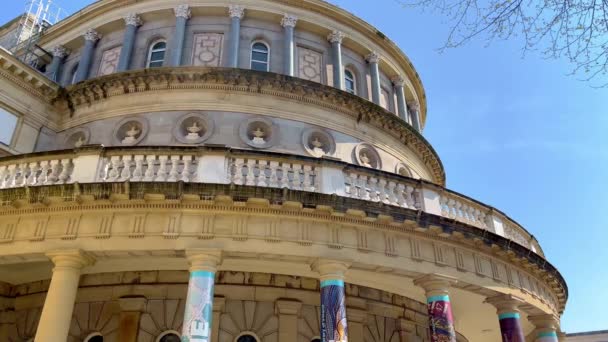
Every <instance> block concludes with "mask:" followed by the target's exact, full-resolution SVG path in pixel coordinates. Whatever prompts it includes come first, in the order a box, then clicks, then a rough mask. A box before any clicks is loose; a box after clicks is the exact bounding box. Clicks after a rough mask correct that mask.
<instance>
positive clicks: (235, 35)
mask: <svg viewBox="0 0 608 342" xmlns="http://www.w3.org/2000/svg"><path fill="white" fill-rule="evenodd" d="M228 14H229V15H230V41H229V44H230V45H229V49H228V67H229V68H238V67H239V43H240V41H241V19H243V16H245V8H244V7H243V6H239V5H230V7H228Z"/></svg>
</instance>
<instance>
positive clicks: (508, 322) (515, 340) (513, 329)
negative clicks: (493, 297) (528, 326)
mask: <svg viewBox="0 0 608 342" xmlns="http://www.w3.org/2000/svg"><path fill="white" fill-rule="evenodd" d="M520 319H521V317H520V314H519V312H505V313H501V314H500V315H498V320H499V322H500V334H501V335H502V341H503V342H526V340H525V337H524V332H523V330H522V328H521V321H520Z"/></svg>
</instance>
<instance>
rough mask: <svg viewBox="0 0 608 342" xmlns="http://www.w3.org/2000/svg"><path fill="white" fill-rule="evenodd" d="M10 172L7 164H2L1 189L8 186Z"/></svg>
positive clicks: (0, 168)
mask: <svg viewBox="0 0 608 342" xmlns="http://www.w3.org/2000/svg"><path fill="white" fill-rule="evenodd" d="M8 175H9V172H8V167H7V166H6V165H2V166H0V189H4V188H6V179H7V178H8Z"/></svg>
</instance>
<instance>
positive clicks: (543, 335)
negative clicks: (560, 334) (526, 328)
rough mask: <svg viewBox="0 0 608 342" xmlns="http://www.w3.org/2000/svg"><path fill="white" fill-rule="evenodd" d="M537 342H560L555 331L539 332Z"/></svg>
mask: <svg viewBox="0 0 608 342" xmlns="http://www.w3.org/2000/svg"><path fill="white" fill-rule="evenodd" d="M535 342H558V339H557V333H556V332H555V331H544V332H539V333H538V335H536V341H535Z"/></svg>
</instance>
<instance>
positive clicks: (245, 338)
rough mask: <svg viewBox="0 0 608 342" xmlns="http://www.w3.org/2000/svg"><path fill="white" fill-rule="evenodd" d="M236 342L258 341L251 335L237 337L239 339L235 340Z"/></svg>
mask: <svg viewBox="0 0 608 342" xmlns="http://www.w3.org/2000/svg"><path fill="white" fill-rule="evenodd" d="M236 342H258V339H257V338H256V337H255V336H253V335H250V334H245V335H241V336H239V338H237V339H236Z"/></svg>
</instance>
